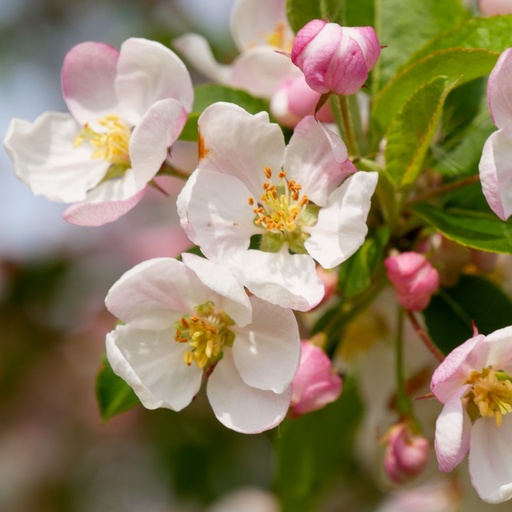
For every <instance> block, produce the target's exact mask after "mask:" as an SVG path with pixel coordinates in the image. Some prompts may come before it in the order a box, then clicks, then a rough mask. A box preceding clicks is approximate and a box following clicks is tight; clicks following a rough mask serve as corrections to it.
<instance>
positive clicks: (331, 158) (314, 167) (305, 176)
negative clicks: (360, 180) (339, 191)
mask: <svg viewBox="0 0 512 512" xmlns="http://www.w3.org/2000/svg"><path fill="white" fill-rule="evenodd" d="M325 130H326V129H324V128H323V127H322V125H321V124H320V123H319V122H318V121H316V120H315V118H314V117H313V116H307V117H305V118H304V119H303V120H302V121H301V122H300V123H299V124H298V125H297V126H296V127H295V130H294V132H293V135H292V138H291V139H290V143H289V144H288V146H287V148H286V152H285V157H284V170H285V171H286V172H287V174H288V178H289V179H294V180H295V181H297V183H300V184H301V185H302V191H303V193H304V194H306V195H307V196H308V198H309V199H310V200H311V201H313V202H314V203H315V204H316V205H318V206H325V205H326V203H327V200H328V198H329V196H330V195H331V194H332V192H334V190H335V189H336V188H337V187H338V186H339V184H340V183H341V182H342V181H343V180H344V179H345V178H347V177H348V176H349V175H350V174H352V173H354V172H355V171H356V169H355V167H354V166H353V165H352V163H351V162H349V161H347V159H348V155H347V149H346V147H345V144H343V141H342V140H341V139H340V138H339V137H337V136H336V135H335V134H334V133H332V132H331V134H332V135H333V136H334V137H337V142H338V148H337V149H338V150H339V151H336V152H335V151H333V148H332V144H331V142H332V141H331V139H330V138H328V137H327V135H326V131H325Z"/></svg>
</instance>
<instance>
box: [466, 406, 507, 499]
mask: <svg viewBox="0 0 512 512" xmlns="http://www.w3.org/2000/svg"><path fill="white" fill-rule="evenodd" d="M511 447H512V415H510V414H507V415H505V416H504V417H503V423H502V425H501V427H497V426H496V422H495V421H494V418H480V419H478V420H477V421H476V422H475V424H474V425H473V428H472V429H471V446H470V449H469V474H470V476H471V483H472V484H473V487H474V488H475V490H476V492H477V493H478V495H479V496H480V497H481V498H482V499H483V500H484V501H487V502H488V503H502V502H503V501H507V500H509V499H511V498H512V451H511Z"/></svg>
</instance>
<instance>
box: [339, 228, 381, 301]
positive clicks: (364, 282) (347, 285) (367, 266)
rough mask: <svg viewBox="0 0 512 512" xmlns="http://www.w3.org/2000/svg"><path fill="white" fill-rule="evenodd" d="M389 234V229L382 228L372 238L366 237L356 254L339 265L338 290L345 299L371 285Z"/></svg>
mask: <svg viewBox="0 0 512 512" xmlns="http://www.w3.org/2000/svg"><path fill="white" fill-rule="evenodd" d="M389 233H390V231H389V229H388V228H384V229H382V230H381V231H379V232H378V233H376V234H375V235H374V236H368V237H367V238H366V240H365V242H364V244H363V245H362V246H361V247H360V248H359V249H358V250H357V251H356V253H355V254H353V255H352V256H351V257H350V258H349V259H348V260H347V261H345V262H344V263H343V264H342V265H341V267H340V271H339V277H338V288H339V289H340V291H341V293H342V295H343V296H344V297H345V298H347V299H351V298H353V297H356V296H357V295H359V294H360V293H362V292H364V291H365V290H366V289H367V288H368V287H369V286H370V285H371V283H372V277H373V276H374V274H375V272H376V270H377V269H378V268H379V263H382V258H383V254H384V249H385V247H386V244H387V242H388V239H389Z"/></svg>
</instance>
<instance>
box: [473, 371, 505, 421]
mask: <svg viewBox="0 0 512 512" xmlns="http://www.w3.org/2000/svg"><path fill="white" fill-rule="evenodd" d="M466 384H471V389H470V390H469V392H468V393H467V395H466V399H467V400H468V403H467V410H468V413H469V415H470V417H471V419H472V420H475V419H476V418H478V417H479V416H481V417H492V416H494V417H495V419H496V426H497V427H499V426H501V423H502V420H503V416H504V415H505V414H508V413H510V412H512V377H511V376H509V375H507V374H506V373H505V372H503V371H494V370H493V369H492V367H489V368H485V369H483V370H482V371H481V372H478V371H476V370H473V371H472V372H471V373H470V374H469V377H468V379H467V380H466Z"/></svg>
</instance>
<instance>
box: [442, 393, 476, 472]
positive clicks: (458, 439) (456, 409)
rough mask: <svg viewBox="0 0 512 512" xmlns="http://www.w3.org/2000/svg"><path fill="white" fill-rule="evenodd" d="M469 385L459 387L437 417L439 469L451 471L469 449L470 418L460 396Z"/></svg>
mask: <svg viewBox="0 0 512 512" xmlns="http://www.w3.org/2000/svg"><path fill="white" fill-rule="evenodd" d="M470 387H471V386H470V385H469V384H468V385H465V386H462V387H460V388H459V390H458V391H457V392H456V393H455V394H454V395H453V396H452V397H451V398H450V400H449V401H448V402H447V403H446V404H445V406H444V407H443V410H442V411H441V414H440V415H439V417H438V418H437V422H436V437H435V449H436V456H437V462H438V464H439V469H440V471H445V472H449V471H452V470H453V469H454V468H455V466H457V464H459V463H460V462H461V461H462V459H463V458H464V457H465V455H466V453H467V451H468V449H469V440H470V437H471V434H472V430H471V420H470V419H469V416H468V413H467V412H466V409H465V408H464V404H463V402H462V397H463V396H464V395H465V394H466V393H467V391H468V390H469V388H470Z"/></svg>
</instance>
